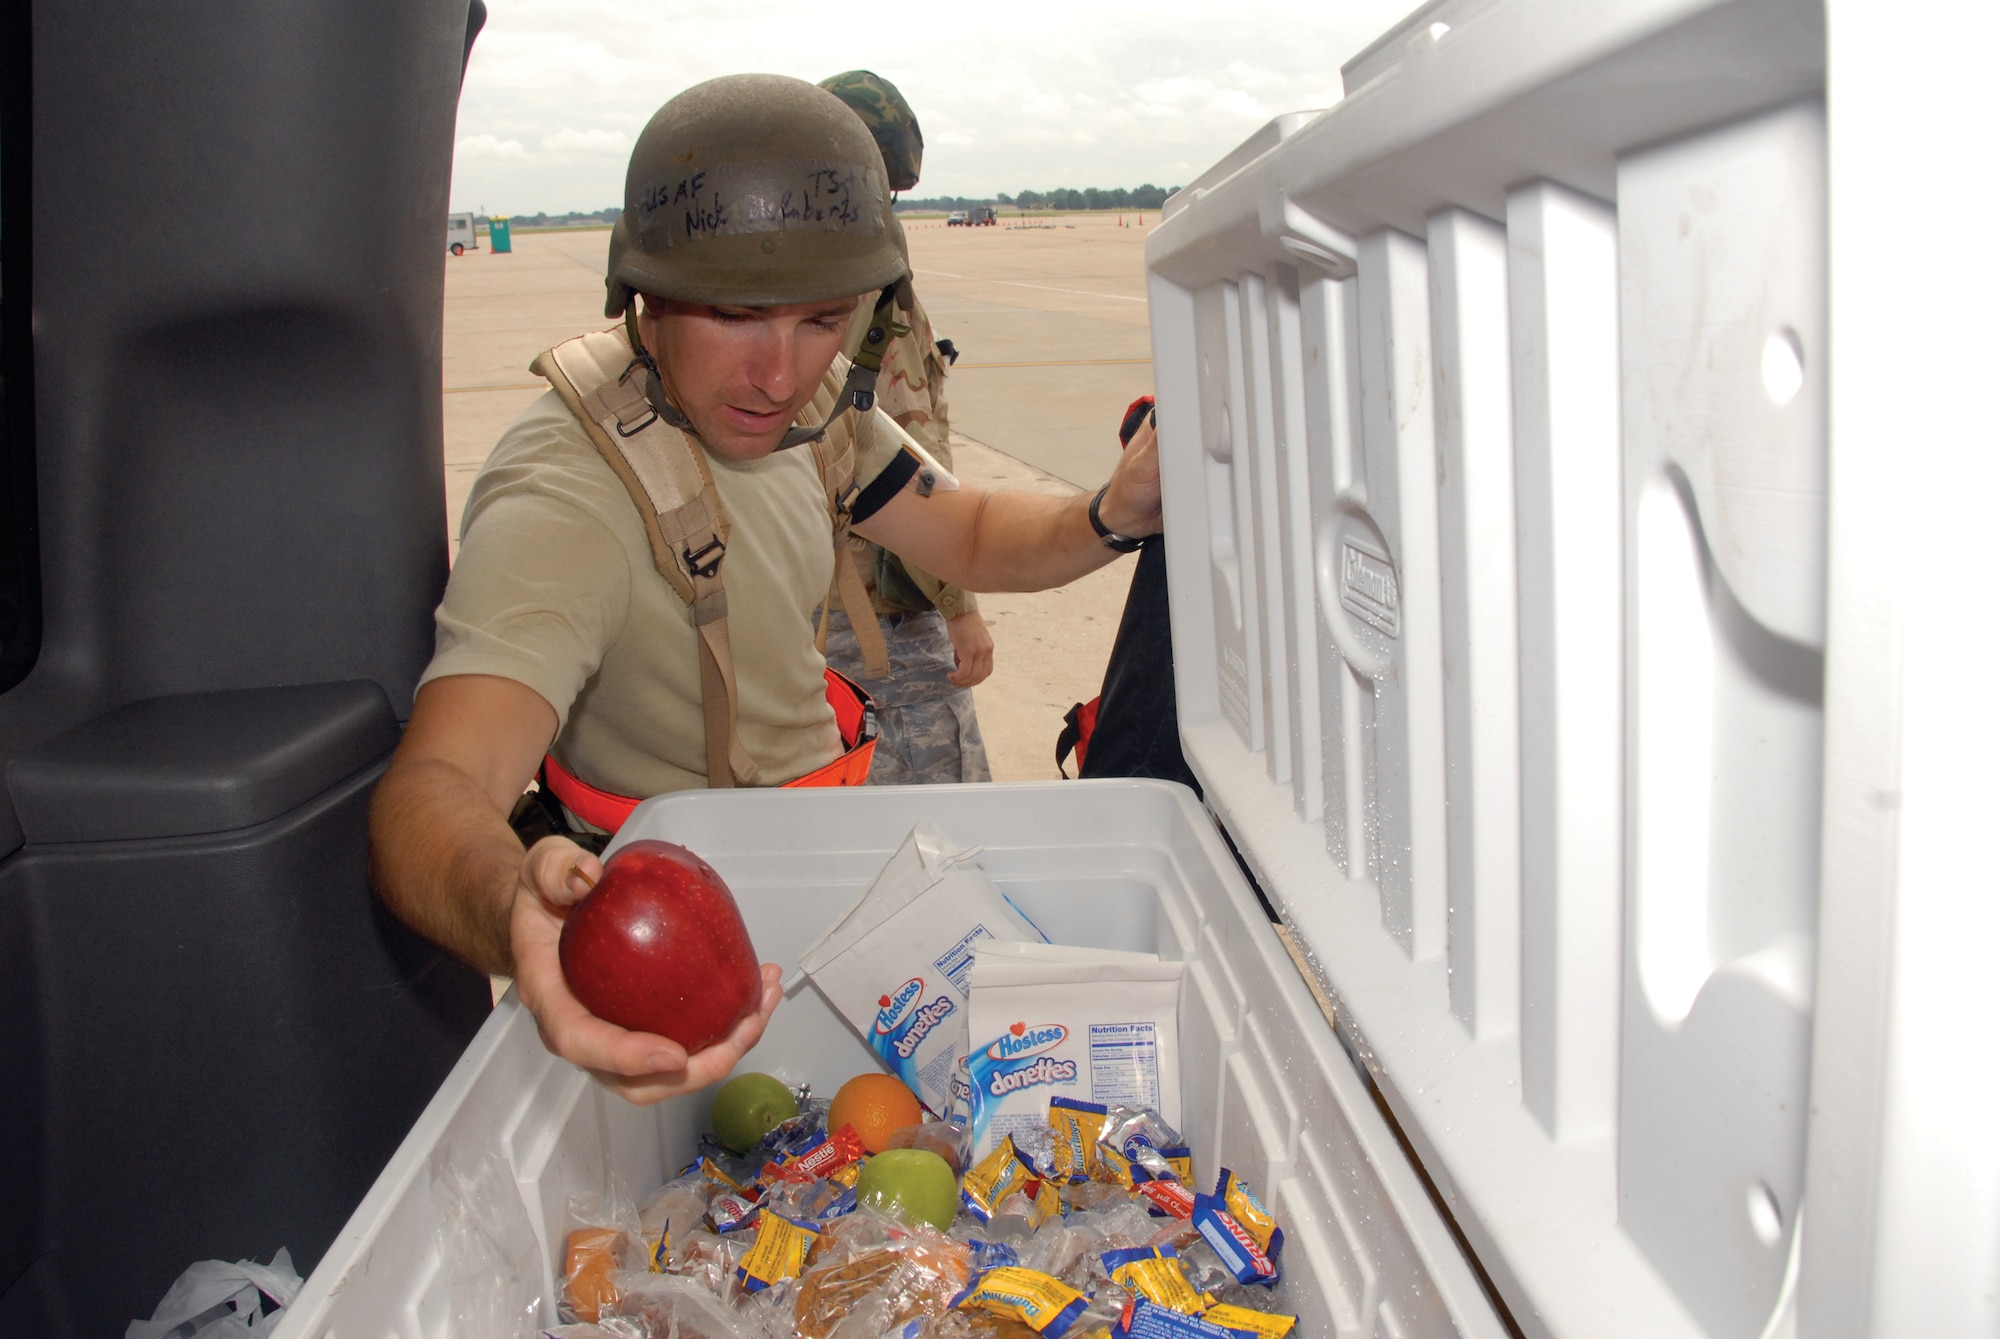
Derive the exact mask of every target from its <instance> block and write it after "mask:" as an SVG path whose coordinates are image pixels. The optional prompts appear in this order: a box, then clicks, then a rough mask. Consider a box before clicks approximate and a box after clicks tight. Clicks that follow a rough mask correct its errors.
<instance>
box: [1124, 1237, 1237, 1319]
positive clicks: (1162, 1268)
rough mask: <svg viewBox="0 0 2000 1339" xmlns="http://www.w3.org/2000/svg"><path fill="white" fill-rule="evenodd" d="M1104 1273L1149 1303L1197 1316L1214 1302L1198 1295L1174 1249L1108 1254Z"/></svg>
mask: <svg viewBox="0 0 2000 1339" xmlns="http://www.w3.org/2000/svg"><path fill="white" fill-rule="evenodd" d="M1102 1258H1103V1260H1104V1271H1105V1272H1106V1273H1107V1274H1109V1275H1111V1281H1112V1282H1113V1283H1116V1284H1117V1285H1118V1286H1119V1287H1121V1288H1124V1289H1125V1290H1126V1291H1128V1292H1131V1293H1133V1294H1135V1295H1137V1296H1139V1297H1143V1298H1145V1299H1146V1300H1147V1301H1149V1302H1156V1303H1158V1304H1159V1305H1161V1306H1163V1307H1167V1308H1169V1309H1171V1310H1174V1311H1178V1312H1180V1313H1181V1314H1182V1315H1184V1316H1198V1315H1200V1314H1201V1313H1202V1312H1203V1311H1204V1310H1206V1309H1207V1308H1208V1307H1209V1306H1210V1305H1212V1304H1213V1303H1214V1301H1215V1299H1214V1298H1213V1297H1210V1296H1209V1295H1208V1294H1206V1293H1200V1292H1196V1291H1195V1288H1194V1285H1193V1284H1192V1283H1189V1282H1188V1276H1187V1271H1186V1270H1184V1269H1182V1268H1181V1260H1180V1253H1179V1252H1178V1251H1176V1250H1174V1248H1173V1247H1171V1246H1138V1247H1134V1248H1133V1249H1131V1250H1128V1251H1106V1252H1104V1255H1103V1257H1102Z"/></svg>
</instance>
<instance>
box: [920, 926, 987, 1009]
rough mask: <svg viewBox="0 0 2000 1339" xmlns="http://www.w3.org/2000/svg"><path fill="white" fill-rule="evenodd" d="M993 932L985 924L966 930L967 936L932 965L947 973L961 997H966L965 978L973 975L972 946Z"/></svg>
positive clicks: (953, 987)
mask: <svg viewBox="0 0 2000 1339" xmlns="http://www.w3.org/2000/svg"><path fill="white" fill-rule="evenodd" d="M992 938H993V932H992V931H991V930H989V929H987V928H986V927H985V926H984V925H974V926H973V927H972V928H971V929H970V930H967V931H966V932H965V938H963V939H961V940H959V941H958V942H957V943H956V944H953V945H952V946H951V947H950V948H948V949H946V950H945V951H944V956H943V957H941V958H939V959H937V961H936V962H935V963H933V964H932V965H933V966H935V967H936V968H937V969H938V970H939V971H940V972H943V973H944V974H945V978H946V979H947V980H949V981H950V982H951V984H952V989H954V990H956V991H957V992H958V994H959V998H960V999H963V998H965V996H966V994H967V991H966V988H965V979H966V978H967V977H969V976H971V975H972V946H973V945H974V944H977V943H978V942H979V941H980V940H982V939H992Z"/></svg>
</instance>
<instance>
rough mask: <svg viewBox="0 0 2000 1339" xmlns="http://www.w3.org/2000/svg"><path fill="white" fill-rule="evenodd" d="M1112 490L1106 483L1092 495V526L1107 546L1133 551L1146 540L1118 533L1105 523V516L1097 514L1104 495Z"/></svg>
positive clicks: (1121, 551)
mask: <svg viewBox="0 0 2000 1339" xmlns="http://www.w3.org/2000/svg"><path fill="white" fill-rule="evenodd" d="M1110 491H1111V485H1110V484H1106V485H1104V487H1102V488H1100V489H1098V490H1097V492H1096V494H1095V495H1093V496H1092V497H1091V499H1090V528H1091V529H1093V530H1095V531H1096V532H1097V537H1098V538H1099V539H1101V540H1103V541H1104V547H1105V548H1107V549H1116V550H1117V551H1118V552H1120V553H1131V552H1133V551H1134V550H1136V549H1137V548H1138V547H1139V545H1140V544H1142V543H1144V541H1143V540H1137V539H1133V538H1132V537H1131V536H1130V535H1121V534H1119V533H1117V532H1116V531H1114V530H1112V529H1111V528H1110V527H1109V526H1107V525H1105V524H1104V518H1103V517H1102V516H1099V515H1098V514H1097V509H1098V507H1100V506H1102V505H1103V503H1104V495H1105V494H1106V493H1108V492H1110Z"/></svg>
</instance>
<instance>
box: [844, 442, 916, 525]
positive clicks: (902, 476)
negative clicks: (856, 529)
mask: <svg viewBox="0 0 2000 1339" xmlns="http://www.w3.org/2000/svg"><path fill="white" fill-rule="evenodd" d="M916 473H917V458H916V457H915V456H913V455H911V454H910V452H909V451H907V450H903V451H898V452H897V453H896V456H895V459H893V460H891V461H890V462H889V463H888V464H887V465H884V466H883V467H882V472H881V473H880V474H878V475H876V476H875V477H874V478H873V479H870V480H869V481H868V486H867V487H866V488H864V489H862V490H861V493H860V496H858V497H856V498H855V499H854V510H852V511H850V512H849V513H848V523H849V524H851V525H860V524H861V523H862V522H863V521H865V520H867V519H868V518H869V517H870V516H873V515H874V514H875V513H876V512H878V511H880V510H882V508H884V507H886V506H888V505H889V499H890V498H892V497H894V496H896V494H898V493H900V492H902V491H903V485H904V484H906V483H908V482H909V481H910V480H911V479H912V478H914V477H915V476H916Z"/></svg>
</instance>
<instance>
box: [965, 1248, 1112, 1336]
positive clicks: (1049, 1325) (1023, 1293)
mask: <svg viewBox="0 0 2000 1339" xmlns="http://www.w3.org/2000/svg"><path fill="white" fill-rule="evenodd" d="M952 1305H953V1306H954V1307H956V1308H958V1309H959V1310H962V1311H964V1310H974V1309H977V1310H982V1311H990V1312H992V1313H993V1314H994V1315H996V1316H1004V1317H1005V1318H1006V1319H1008V1320H1017V1321H1019V1322H1021V1324H1023V1325H1026V1326H1027V1327H1028V1328H1029V1329H1031V1330H1033V1331H1034V1332H1035V1333H1036V1334H1039V1335H1041V1336H1042V1337H1043V1339H1062V1336H1063V1335H1065V1334H1067V1333H1068V1332H1069V1330H1070V1327H1071V1326H1073V1325H1075V1324H1076V1321H1077V1318H1078V1317H1079V1316H1081V1315H1083V1313H1084V1309H1085V1308H1086V1307H1087V1306H1089V1302H1088V1301H1087V1300H1086V1299H1085V1297H1084V1295H1083V1294H1082V1293H1080V1292H1078V1291H1077V1290H1076V1289H1074V1288H1072V1287H1070V1286H1069V1285H1068V1284H1067V1283H1064V1282H1063V1281H1062V1280H1061V1279H1058V1278H1054V1277H1052V1276H1050V1275H1048V1274H1044V1273H1042V1272H1040V1271H1039V1270H1034V1269H1023V1268H1022V1267H1021V1266H1019V1265H1002V1266H1000V1267H999V1268H998V1269H989V1270H987V1271H986V1272H985V1273H984V1274H981V1275H979V1276H978V1277H977V1278H975V1279H973V1281H972V1286H971V1287H969V1288H967V1289H966V1290H965V1291H964V1292H962V1293H960V1294H959V1295H958V1296H957V1297H956V1298H954V1299H953V1300H952Z"/></svg>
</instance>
